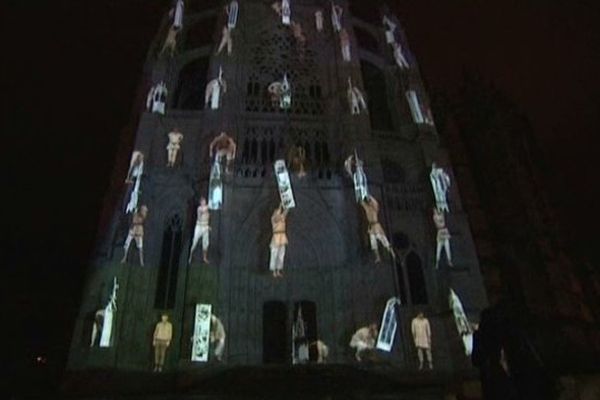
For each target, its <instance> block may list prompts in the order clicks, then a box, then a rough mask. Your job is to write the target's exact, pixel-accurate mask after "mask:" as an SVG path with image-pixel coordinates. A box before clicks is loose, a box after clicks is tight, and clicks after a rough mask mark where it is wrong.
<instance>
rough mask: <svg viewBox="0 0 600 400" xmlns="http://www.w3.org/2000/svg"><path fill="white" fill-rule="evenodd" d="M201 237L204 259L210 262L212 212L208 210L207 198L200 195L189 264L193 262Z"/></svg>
mask: <svg viewBox="0 0 600 400" xmlns="http://www.w3.org/2000/svg"><path fill="white" fill-rule="evenodd" d="M200 239H202V260H203V261H204V262H205V263H206V264H208V246H209V244H210V212H209V211H208V204H207V203H206V199H205V198H204V197H200V204H199V205H198V210H197V217H196V228H195V229H194V238H193V239H192V248H191V249H190V257H189V259H188V264H189V263H191V262H192V256H193V255H194V250H196V246H198V242H199V241H200Z"/></svg>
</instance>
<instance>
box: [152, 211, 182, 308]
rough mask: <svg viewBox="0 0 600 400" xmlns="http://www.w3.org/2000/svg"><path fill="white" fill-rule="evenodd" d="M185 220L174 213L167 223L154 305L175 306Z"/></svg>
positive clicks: (160, 306)
mask: <svg viewBox="0 0 600 400" xmlns="http://www.w3.org/2000/svg"><path fill="white" fill-rule="evenodd" d="M182 226H183V221H182V219H181V216H180V215H179V214H174V215H172V216H171V217H170V218H169V219H168V220H167V223H166V226H165V230H164V232H163V241H162V250H161V256H160V265H159V269H158V278H157V279H158V281H157V284H156V297H155V300H154V307H155V308H159V309H170V308H173V307H174V306H175V295H176V293H177V280H178V279H177V278H178V272H179V261H180V257H181V248H182V246H181V245H182V241H181V238H182Z"/></svg>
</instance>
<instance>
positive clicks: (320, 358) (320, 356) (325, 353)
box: [310, 340, 329, 364]
mask: <svg viewBox="0 0 600 400" xmlns="http://www.w3.org/2000/svg"><path fill="white" fill-rule="evenodd" d="M310 345H311V346H314V347H315V348H316V349H317V364H325V363H326V362H327V358H328V357H329V347H327V345H326V344H325V343H324V342H323V341H322V340H317V341H315V342H312V343H311V344H310Z"/></svg>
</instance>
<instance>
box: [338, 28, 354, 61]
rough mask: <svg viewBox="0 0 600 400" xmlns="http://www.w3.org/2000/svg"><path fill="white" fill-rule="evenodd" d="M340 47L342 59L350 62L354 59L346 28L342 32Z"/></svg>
mask: <svg viewBox="0 0 600 400" xmlns="http://www.w3.org/2000/svg"><path fill="white" fill-rule="evenodd" d="M340 47H341V49H342V59H343V60H344V61H346V62H350V60H351V59H352V55H351V53H350V36H349V35H348V32H347V31H346V29H345V28H344V29H342V31H341V32H340Z"/></svg>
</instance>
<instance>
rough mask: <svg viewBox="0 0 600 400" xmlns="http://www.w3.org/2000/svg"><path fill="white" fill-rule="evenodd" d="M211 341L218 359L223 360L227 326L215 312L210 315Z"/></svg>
mask: <svg viewBox="0 0 600 400" xmlns="http://www.w3.org/2000/svg"><path fill="white" fill-rule="evenodd" d="M210 343H211V344H212V345H213V346H214V355H215V358H216V359H217V361H223V351H224V350H225V327H224V326H223V323H222V322H221V320H220V319H219V318H217V317H216V316H215V315H214V314H213V315H211V316H210Z"/></svg>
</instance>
